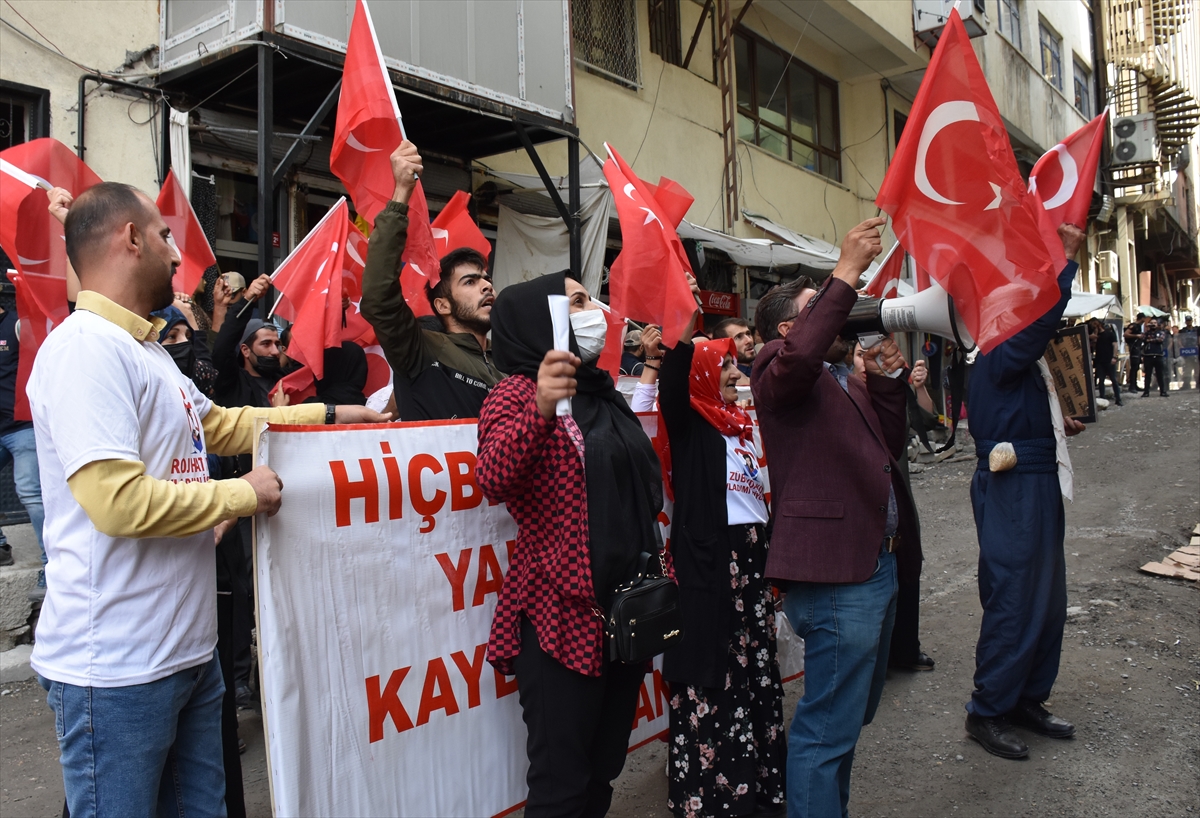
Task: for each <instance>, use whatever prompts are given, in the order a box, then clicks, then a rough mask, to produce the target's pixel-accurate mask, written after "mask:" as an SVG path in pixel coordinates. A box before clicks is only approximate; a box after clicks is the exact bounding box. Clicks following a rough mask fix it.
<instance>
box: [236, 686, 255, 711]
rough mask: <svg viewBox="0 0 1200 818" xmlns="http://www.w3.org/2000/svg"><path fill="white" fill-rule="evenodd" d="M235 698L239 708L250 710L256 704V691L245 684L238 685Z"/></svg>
mask: <svg viewBox="0 0 1200 818" xmlns="http://www.w3.org/2000/svg"><path fill="white" fill-rule="evenodd" d="M234 699H235V701H236V702H237V706H238V709H239V710H248V709H250V708H251V707H253V706H254V693H253V692H252V691H251V690H250V688H248V687H246V686H245V685H238V686H237V688H236V690H235V693H234Z"/></svg>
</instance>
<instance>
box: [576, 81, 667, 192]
mask: <svg viewBox="0 0 1200 818" xmlns="http://www.w3.org/2000/svg"><path fill="white" fill-rule="evenodd" d="M666 70H667V61H666V60H663V61H662V68H660V69H659V71H658V84H657V85H655V86H654V104H653V105H651V106H650V118H649V119H648V120H646V130H645V132H644V133H643V134H642V141H641V143H640V144H639V145H638V149H637V153H635V154H634V155H633V161H632V162H630V163H629V168H630V169H631V170H632V169H633V167H634V165H636V164H637V160H638V157H639V156H641V155H642V147H643V146H644V145H645V144H646V137H647V136H649V135H650V125H651V123H653V122H654V114H655V112H656V111H658V92H659V91H661V90H662V78H663V74H664V73H665V72H666ZM589 150H590V149H589Z"/></svg>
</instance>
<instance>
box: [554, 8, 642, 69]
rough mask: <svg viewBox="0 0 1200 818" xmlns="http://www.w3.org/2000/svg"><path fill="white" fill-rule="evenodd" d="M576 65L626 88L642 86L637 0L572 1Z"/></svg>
mask: <svg viewBox="0 0 1200 818" xmlns="http://www.w3.org/2000/svg"><path fill="white" fill-rule="evenodd" d="M571 36H572V39H573V40H574V44H575V64H576V65H578V66H579V67H581V68H583V69H584V70H585V71H587V72H588V73H591V74H596V75H598V76H601V77H604V78H605V79H608V80H612V81H613V82H615V83H618V84H620V85H624V86H627V87H629V88H637V87H638V86H640V85H641V71H640V62H641V61H640V60H639V59H638V38H637V3H636V0H572V3H571Z"/></svg>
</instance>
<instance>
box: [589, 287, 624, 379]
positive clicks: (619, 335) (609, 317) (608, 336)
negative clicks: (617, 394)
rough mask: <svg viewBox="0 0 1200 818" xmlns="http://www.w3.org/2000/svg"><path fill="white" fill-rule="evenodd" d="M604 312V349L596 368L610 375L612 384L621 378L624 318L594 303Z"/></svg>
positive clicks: (612, 310) (604, 306) (607, 306)
mask: <svg viewBox="0 0 1200 818" xmlns="http://www.w3.org/2000/svg"><path fill="white" fill-rule="evenodd" d="M596 303H597V304H599V305H600V309H602V310H603V311H604V323H605V324H606V325H607V327H606V329H605V333H604V349H602V350H600V357H599V358H598V359H597V360H596V367H597V368H598V369H602V370H604V371H605V372H607V373H608V374H609V375H612V379H613V382H614V383H615V382H616V380H617V378H619V377H620V376H621V357H622V355H623V354H624V353H625V316H623V315H618V314H617V311H616V310H614V309H613V308H612V307H610V306H609V305H608V304H605V303H604V302H603V301H596Z"/></svg>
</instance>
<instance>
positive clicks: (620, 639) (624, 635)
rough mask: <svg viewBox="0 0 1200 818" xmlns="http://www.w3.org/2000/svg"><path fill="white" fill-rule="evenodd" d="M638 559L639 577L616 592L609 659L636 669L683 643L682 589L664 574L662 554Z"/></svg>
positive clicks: (611, 613)
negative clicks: (653, 566)
mask: <svg viewBox="0 0 1200 818" xmlns="http://www.w3.org/2000/svg"><path fill="white" fill-rule="evenodd" d="M650 560H651V556H650V554H648V553H646V552H645V551H643V552H642V553H641V554H640V555H639V556H638V570H637V575H636V576H635V577H634V578H633V579H632V580H630V581H629V582H627V583H625V584H624V585H622V586H620V587H619V588H617V589H616V590H615V591H613V594H612V602H611V603H610V605H609V609H608V623H607V625H606V628H605V629H606V631H607V633H608V656H609V659H611V660H612V661H614V662H617V661H619V662H625V663H626V664H631V665H636V664H640V663H642V662H645V661H646V660H647V659H652V658H654V657H655V656H657V655H658V654H660V653H662V652H663V651H665V650H666V649H667V648H670V647H672V646H674V645H676V644H678V643H679V640H681V639H683V615H682V614H681V613H680V611H679V586H678V585H677V584H676V583H675V580H673V579H671V578H670V577H668V576H666V574H665V573H664V571H663V564H662V553H661V552H659V554H656V555H655V556H654V561H655V563H657V566H658V568H657V571H656V572H655V573H650V570H649V569H650Z"/></svg>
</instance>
